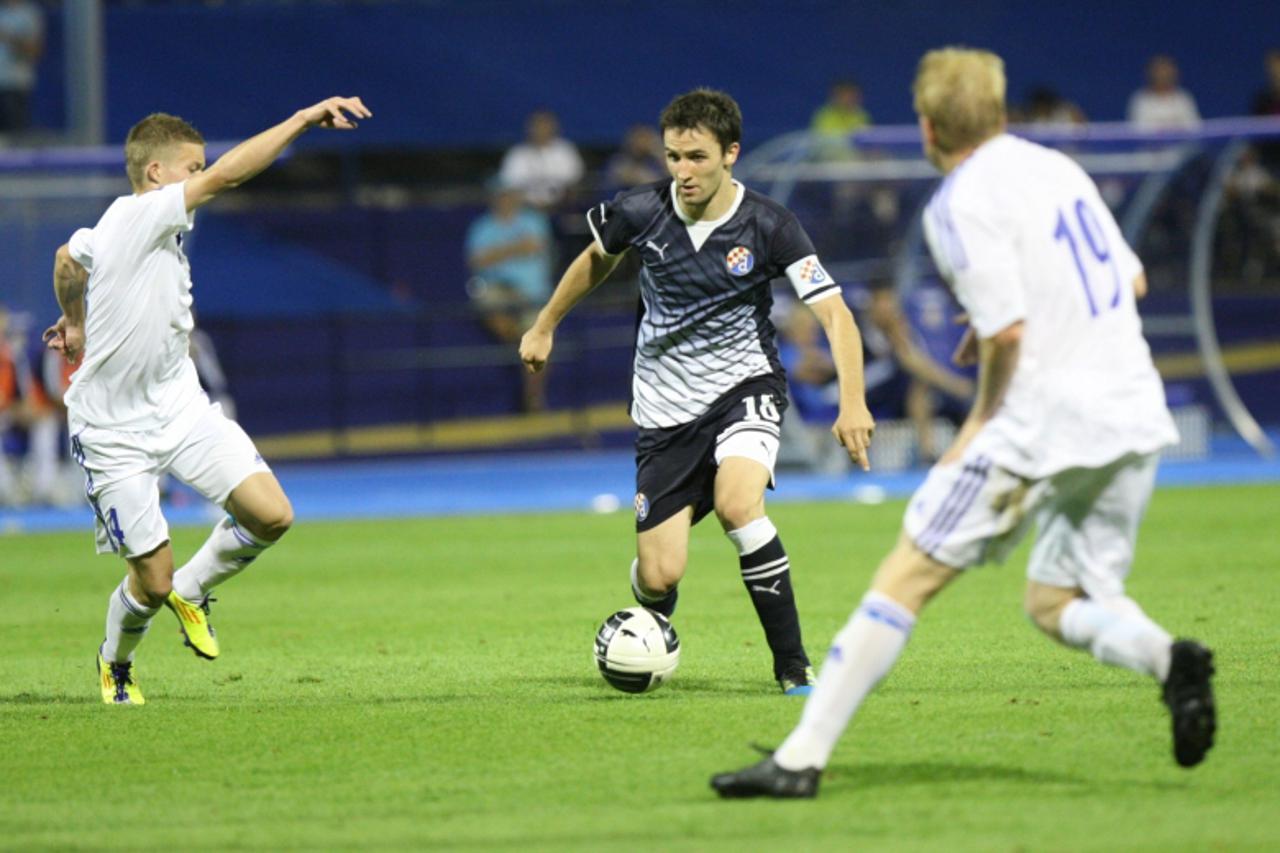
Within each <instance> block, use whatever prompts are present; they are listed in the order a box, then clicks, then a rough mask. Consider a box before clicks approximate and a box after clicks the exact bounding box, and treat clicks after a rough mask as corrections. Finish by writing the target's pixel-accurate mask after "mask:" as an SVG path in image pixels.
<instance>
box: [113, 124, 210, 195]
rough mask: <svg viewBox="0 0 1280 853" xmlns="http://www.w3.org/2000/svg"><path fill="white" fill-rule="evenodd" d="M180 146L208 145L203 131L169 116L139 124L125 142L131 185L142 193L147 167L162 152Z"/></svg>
mask: <svg viewBox="0 0 1280 853" xmlns="http://www.w3.org/2000/svg"><path fill="white" fill-rule="evenodd" d="M180 142H194V143H195V144H196V145H204V137H203V136H201V135H200V131H198V130H196V129H195V128H194V127H192V126H191V125H189V124H187V123H186V122H185V121H183V120H182V119H180V118H178V117H177V116H171V115H169V114H168V113H152V114H151V115H149V116H147V117H146V118H144V119H143V120H142V121H140V122H138V123H137V124H135V125H134V126H133V127H132V128H131V129H130V130H129V135H128V136H127V137H126V138H125V141H124V163H125V171H126V172H128V173H129V183H131V184H133V186H134V188H136V189H141V188H142V186H143V185H144V184H145V183H146V171H147V164H148V163H150V162H151V161H152V160H154V159H155V158H156V156H157V155H158V154H159V153H160V151H161V150H162V149H164V148H167V147H168V146H170V145H175V144H177V143H180Z"/></svg>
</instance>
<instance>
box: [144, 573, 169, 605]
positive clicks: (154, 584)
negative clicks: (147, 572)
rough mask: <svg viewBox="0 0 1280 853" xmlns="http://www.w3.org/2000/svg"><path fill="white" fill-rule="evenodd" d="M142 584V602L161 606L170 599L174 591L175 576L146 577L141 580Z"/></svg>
mask: <svg viewBox="0 0 1280 853" xmlns="http://www.w3.org/2000/svg"><path fill="white" fill-rule="evenodd" d="M140 585H141V586H142V602H141V603H142V604H145V605H146V606H147V607H160V606H162V605H163V604H164V603H165V602H166V601H168V599H169V593H170V592H172V591H173V578H171V577H160V578H144V579H143V580H141V581H140Z"/></svg>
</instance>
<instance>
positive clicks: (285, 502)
mask: <svg viewBox="0 0 1280 853" xmlns="http://www.w3.org/2000/svg"><path fill="white" fill-rule="evenodd" d="M242 523H243V524H244V525H245V526H246V527H248V528H249V530H250V532H251V533H253V534H254V535H255V536H257V537H259V538H260V539H266V540H267V541H268V542H274V541H276V540H277V539H279V538H280V537H281V536H283V535H285V533H287V532H288V531H289V528H290V527H292V526H293V504H291V503H289V499H288V498H287V497H285V496H284V495H283V494H282V495H280V497H279V498H277V499H276V500H273V501H272V502H271V503H270V504H269V505H268V506H267V507H265V508H264V509H263V510H262V511H260V512H258V513H256V514H255V516H254V518H252V519H244V520H243V521H242Z"/></svg>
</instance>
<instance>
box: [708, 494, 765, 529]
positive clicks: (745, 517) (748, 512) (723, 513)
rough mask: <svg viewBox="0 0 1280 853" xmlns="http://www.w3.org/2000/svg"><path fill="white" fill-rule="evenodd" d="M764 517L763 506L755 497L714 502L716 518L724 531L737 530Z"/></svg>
mask: <svg viewBox="0 0 1280 853" xmlns="http://www.w3.org/2000/svg"><path fill="white" fill-rule="evenodd" d="M763 516H764V506H763V505H762V502H761V500H760V499H759V498H758V497H756V496H755V495H749V496H745V497H738V496H734V497H728V498H722V499H721V500H719V501H717V502H716V518H718V519H719V520H720V526H721V527H723V528H724V529H725V530H726V531H728V530H739V529H741V528H743V527H746V526H747V525H748V524H750V523H751V522H753V521H755V520H756V519H757V518H762V517H763Z"/></svg>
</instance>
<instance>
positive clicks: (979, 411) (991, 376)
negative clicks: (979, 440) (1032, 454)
mask: <svg viewBox="0 0 1280 853" xmlns="http://www.w3.org/2000/svg"><path fill="white" fill-rule="evenodd" d="M1021 349H1022V322H1021V321H1019V322H1017V323H1014V324H1013V325H1012V326H1009V327H1008V328H1007V329H1004V330H1003V331H1000V332H998V333H996V334H995V335H993V336H992V337H990V338H984V339H982V340H980V341H978V396H977V398H976V399H975V400H974V401H973V413H972V415H971V417H974V418H976V419H978V420H980V421H981V422H983V423H986V422H987V421H989V420H991V418H992V417H993V416H994V415H995V413H996V411H997V410H998V409H999V408H1000V404H1001V403H1002V402H1004V395H1005V392H1006V391H1008V390H1009V383H1011V382H1012V381H1013V373H1014V371H1015V370H1017V368H1018V354H1019V351H1020V350H1021Z"/></svg>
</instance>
